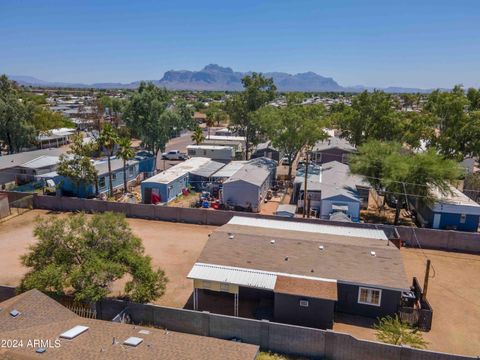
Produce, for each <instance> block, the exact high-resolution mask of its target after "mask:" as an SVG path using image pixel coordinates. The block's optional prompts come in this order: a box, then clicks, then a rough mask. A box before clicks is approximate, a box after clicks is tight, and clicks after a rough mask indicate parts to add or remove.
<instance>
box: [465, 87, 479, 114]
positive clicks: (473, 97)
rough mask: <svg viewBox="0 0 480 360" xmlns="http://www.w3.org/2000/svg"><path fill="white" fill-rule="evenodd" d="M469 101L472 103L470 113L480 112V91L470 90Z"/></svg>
mask: <svg viewBox="0 0 480 360" xmlns="http://www.w3.org/2000/svg"><path fill="white" fill-rule="evenodd" d="M467 99H468V101H469V102H470V104H469V106H468V108H469V109H470V111H476V110H480V89H475V88H469V89H468V91H467Z"/></svg>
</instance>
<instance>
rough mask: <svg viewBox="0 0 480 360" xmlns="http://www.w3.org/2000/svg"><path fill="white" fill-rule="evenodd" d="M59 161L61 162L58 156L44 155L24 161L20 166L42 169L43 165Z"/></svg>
mask: <svg viewBox="0 0 480 360" xmlns="http://www.w3.org/2000/svg"><path fill="white" fill-rule="evenodd" d="M58 162H59V157H58V156H48V155H42V156H39V157H37V158H36V159H33V160H30V161H27V162H26V163H23V164H22V165H20V166H21V167H24V168H29V169H40V168H43V167H47V166H53V165H56V164H57V163H58Z"/></svg>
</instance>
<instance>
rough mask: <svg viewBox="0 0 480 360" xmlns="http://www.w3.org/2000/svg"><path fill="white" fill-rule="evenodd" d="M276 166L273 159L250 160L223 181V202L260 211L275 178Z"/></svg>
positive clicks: (240, 208) (244, 208)
mask: <svg viewBox="0 0 480 360" xmlns="http://www.w3.org/2000/svg"><path fill="white" fill-rule="evenodd" d="M276 168H277V163H276V162H275V161H274V160H272V159H268V158H258V159H254V160H250V161H249V162H248V163H246V164H245V165H243V166H242V167H241V168H240V169H239V170H237V171H236V172H235V173H234V174H233V175H232V176H231V177H230V178H229V179H228V180H226V181H225V182H224V183H223V202H224V203H225V204H227V205H228V206H232V207H234V208H237V209H239V210H246V211H253V212H258V211H260V206H261V204H262V201H263V199H264V198H265V196H266V194H267V191H268V189H269V188H270V187H271V186H272V184H273V181H274V180H275V174H276Z"/></svg>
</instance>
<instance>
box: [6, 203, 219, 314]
mask: <svg viewBox="0 0 480 360" xmlns="http://www.w3.org/2000/svg"><path fill="white" fill-rule="evenodd" d="M38 215H41V216H52V215H48V212H47V211H41V210H33V211H30V212H27V213H25V214H23V215H21V216H18V217H16V218H13V219H11V220H8V221H6V222H4V223H1V224H0V284H2V285H18V283H19V281H20V279H21V278H22V276H23V274H24V273H25V271H26V269H25V268H24V267H22V266H21V265H20V262H19V257H20V255H22V254H24V253H25V252H26V251H27V247H28V245H30V244H33V243H34V241H35V239H34V237H33V234H32V231H33V226H34V220H35V217H36V216H38ZM128 222H129V224H130V226H131V227H132V229H133V231H134V232H135V234H136V235H137V236H139V237H140V238H141V239H142V240H143V244H144V246H145V250H146V253H147V254H148V255H150V256H151V257H152V262H153V266H154V267H158V266H160V267H162V268H163V269H164V270H165V272H166V274H167V276H168V278H169V279H170V281H169V283H168V286H167V292H166V294H165V295H164V296H163V297H162V298H161V299H159V300H158V301H157V303H158V304H161V305H167V306H174V307H183V306H184V304H185V303H186V302H187V300H188V298H189V297H190V295H191V293H192V286H193V285H192V282H191V280H188V279H186V276H187V274H188V272H189V271H190V269H191V267H192V265H193V264H194V262H195V261H196V259H197V257H198V256H199V255H200V252H201V251H202V249H203V246H204V245H205V243H206V241H207V239H208V234H209V233H210V232H212V231H213V230H214V229H215V227H213V226H199V225H190V224H177V223H170V222H161V221H151V220H141V219H128ZM120 289H121V286H120V284H116V285H115V286H114V287H113V289H112V291H113V293H114V294H116V293H118V291H119V290H120Z"/></svg>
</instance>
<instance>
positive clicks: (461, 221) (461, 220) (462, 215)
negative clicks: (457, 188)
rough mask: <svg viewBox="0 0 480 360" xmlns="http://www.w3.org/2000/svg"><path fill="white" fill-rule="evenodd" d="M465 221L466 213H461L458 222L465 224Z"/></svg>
mask: <svg viewBox="0 0 480 360" xmlns="http://www.w3.org/2000/svg"><path fill="white" fill-rule="evenodd" d="M466 221H467V214H461V215H460V224H465V222H466Z"/></svg>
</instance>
